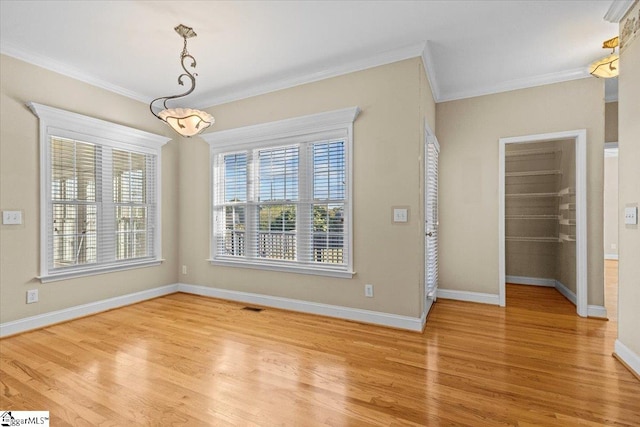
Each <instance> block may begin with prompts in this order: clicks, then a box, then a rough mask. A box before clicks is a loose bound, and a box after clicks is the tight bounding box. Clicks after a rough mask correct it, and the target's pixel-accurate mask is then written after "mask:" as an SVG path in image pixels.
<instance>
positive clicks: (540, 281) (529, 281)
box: [505, 276, 556, 288]
mask: <svg viewBox="0 0 640 427" xmlns="http://www.w3.org/2000/svg"><path fill="white" fill-rule="evenodd" d="M505 282H506V283H513V284H516V285H533V286H547V287H549V288H555V287H556V280H555V279H544V278H542V277H526V276H506V277H505Z"/></svg>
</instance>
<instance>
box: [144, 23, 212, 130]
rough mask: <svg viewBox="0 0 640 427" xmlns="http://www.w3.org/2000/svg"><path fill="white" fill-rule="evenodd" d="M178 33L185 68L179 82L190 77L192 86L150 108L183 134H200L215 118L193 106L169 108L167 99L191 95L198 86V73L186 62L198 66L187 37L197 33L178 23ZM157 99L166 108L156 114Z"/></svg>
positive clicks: (161, 98) (181, 58)
mask: <svg viewBox="0 0 640 427" xmlns="http://www.w3.org/2000/svg"><path fill="white" fill-rule="evenodd" d="M174 30H176V33H178V34H179V35H180V36H181V37H182V38H183V39H184V47H183V48H182V53H181V54H180V63H181V65H182V69H183V70H184V73H183V74H180V75H179V76H178V84H179V85H181V86H184V82H183V81H182V79H183V78H185V77H186V78H188V79H189V80H190V81H191V88H190V89H189V90H187V91H186V92H184V93H181V94H178V95H172V96H161V97H160V98H156V99H154V100H153V101H151V103H150V104H149V109H150V110H151V114H153V115H154V116H156V117H157V118H159V119H160V120H162V121H163V122H165V123H166V124H168V125H169V126H171V128H172V129H173V130H175V131H176V132H178V133H179V134H180V135H182V136H186V137H191V136H194V135H198V134H199V133H200V132H202V131H203V130H205V129H206V128H208V127H209V126H211V125H212V124H213V123H214V122H215V120H214V119H213V116H211V115H210V114H209V113H207V112H205V111H200V110H194V109H191V108H168V107H167V101H168V100H170V99H177V98H182V97H184V96H187V95H189V94H190V93H191V92H193V90H194V89H195V88H196V76H197V75H198V74H197V73H190V72H189V70H187V65H186V62H187V60H189V61H190V62H191V63H190V64H189V66H191V68H195V67H196V60H195V58H194V57H193V56H191V55H190V54H189V52H188V51H187V39H188V38H191V37H195V36H196V35H197V34H196V33H195V31H193V28H191V27H187V26H185V25H182V24H180V25H178V26H177V27H175V28H174ZM156 101H163V103H162V105H163V106H164V109H163V110H161V111H160V112H158V113H157V114H156V112H155V111H153V104H154V103H155V102H156Z"/></svg>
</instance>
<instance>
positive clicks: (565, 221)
mask: <svg viewBox="0 0 640 427" xmlns="http://www.w3.org/2000/svg"><path fill="white" fill-rule="evenodd" d="M560 225H576V220H575V219H564V218H560Z"/></svg>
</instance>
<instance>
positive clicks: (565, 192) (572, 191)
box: [558, 187, 576, 197]
mask: <svg viewBox="0 0 640 427" xmlns="http://www.w3.org/2000/svg"><path fill="white" fill-rule="evenodd" d="M574 194H576V189H575V188H573V187H567V188H563V189H562V190H560V191H558V196H560V197H562V196H573V195H574Z"/></svg>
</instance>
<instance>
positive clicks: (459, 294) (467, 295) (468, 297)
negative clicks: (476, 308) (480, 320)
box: [438, 289, 500, 305]
mask: <svg viewBox="0 0 640 427" xmlns="http://www.w3.org/2000/svg"><path fill="white" fill-rule="evenodd" d="M438 298H443V299H454V300H458V301H467V302H478V303H481V304H492V305H500V296H498V295H497V294H485V293H481V292H468V291H454V290H450V289H438Z"/></svg>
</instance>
